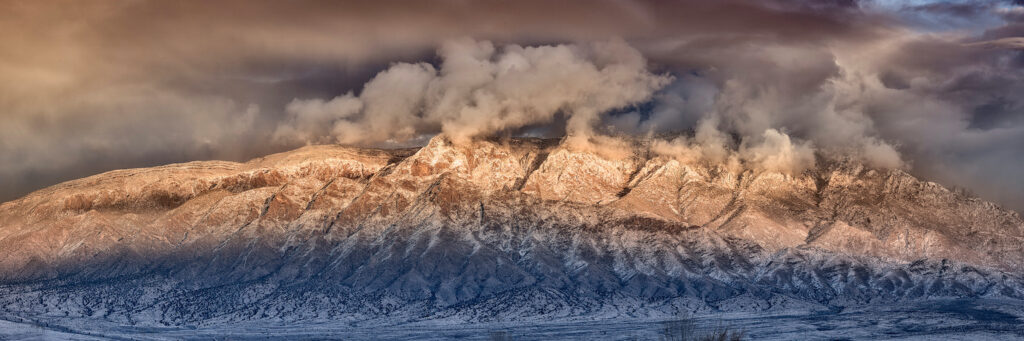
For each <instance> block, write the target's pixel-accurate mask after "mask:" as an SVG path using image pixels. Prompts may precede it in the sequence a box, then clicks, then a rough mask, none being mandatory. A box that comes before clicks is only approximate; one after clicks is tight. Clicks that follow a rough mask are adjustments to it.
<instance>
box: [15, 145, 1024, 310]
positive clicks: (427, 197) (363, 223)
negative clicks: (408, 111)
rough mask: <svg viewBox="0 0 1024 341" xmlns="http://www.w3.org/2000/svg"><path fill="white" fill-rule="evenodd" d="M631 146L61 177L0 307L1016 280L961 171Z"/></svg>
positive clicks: (41, 198) (287, 302)
mask: <svg viewBox="0 0 1024 341" xmlns="http://www.w3.org/2000/svg"><path fill="white" fill-rule="evenodd" d="M632 148H633V153H632V154H631V155H626V156H623V157H609V156H602V155H599V154H595V153H591V152H587V151H580V150H574V149H572V148H569V147H567V146H566V145H564V144H563V143H560V141H559V140H557V139H536V138H505V139H488V140H479V141H473V142H472V143H467V144H454V143H452V141H450V140H448V139H447V138H446V137H444V136H437V137H434V138H433V139H431V140H430V141H429V143H428V144H427V145H426V146H424V147H422V148H409V149H393V150H383V149H368V148H353V147H342V146H335V145H315V146H307V147H303V148H300V149H297V150H293V151H290V152H285V153H280V154H274V155H269V156H266V157H262V158H258V159H254V160H251V161H248V162H245V163H235V162H223V161H198V162H189V163H182V164H172V165H166V166H160V167H152V168H142V169H127V170H116V171H111V172H107V173H103V174H99V175H95V176H91V177H87V178H83V179H79V180H74V181H69V182H65V183H62V184H59V185H56V186H52V187H49V188H46V189H43V190H39V191H36V192H34V193H31V194H29V195H27V196H25V197H23V198H20V199H17V200H14V201H10V202H7V203H3V204H0V311H3V312H4V314H6V316H8V317H12V318H13V317H18V318H43V317H61V318H65V317H66V318H86V319H101V320H103V321H108V322H110V323H115V324H120V325H151V326H181V325H196V324H211V323H214V324H215V323H228V322H239V321H260V320H285V321H297V320H303V321H349V322H352V323H359V322H360V321H380V320H384V319H386V320H388V321H418V320H424V319H445V320H454V321H517V320H537V319H549V318H573V317H581V316H605V317H615V316H668V315H671V314H675V313H677V312H680V311H686V312H746V311H750V312H782V311H811V310H816V309H841V308H843V307H851V306H861V305H871V304H889V303H895V302H916V301H922V300H929V299H937V298H1000V299H1003V298H1005V299H1021V298H1024V278H1022V277H1021V273H1020V270H1019V269H1021V266H1022V265H1024V247H1022V245H1024V244H1022V241H1024V220H1022V219H1021V217H1020V215H1019V214H1017V213H1015V212H1013V211H1010V210H1005V209H1002V208H1000V207H998V206H997V205H994V204H992V203H989V202H986V201H983V200H980V199H978V198H974V197H972V196H971V195H969V194H967V193H965V192H963V191H956V190H950V189H947V188H945V187H943V186H941V185H939V184H935V183H932V182H927V181H922V180H919V179H917V178H915V177H914V176H912V175H910V174H908V173H907V172H905V171H903V170H896V169H875V168H871V167H868V166H865V165H863V164H861V163H858V162H856V161H853V160H846V159H831V158H826V157H819V158H818V161H817V162H816V165H815V167H813V168H811V169H809V170H806V171H803V172H802V173H799V174H784V173H778V172H770V171H760V170H752V169H737V168H736V167H727V166H725V165H716V164H709V163H707V162H687V161H684V160H680V159H676V158H672V157H667V156H658V155H655V154H652V153H650V152H648V151H647V150H649V149H646V148H645V147H644V146H643V145H642V144H636V145H634V146H633V147H632Z"/></svg>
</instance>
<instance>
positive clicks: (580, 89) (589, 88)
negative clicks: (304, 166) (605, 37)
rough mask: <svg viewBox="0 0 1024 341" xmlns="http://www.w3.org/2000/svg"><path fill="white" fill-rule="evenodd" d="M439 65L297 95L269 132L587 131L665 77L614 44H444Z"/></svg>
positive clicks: (333, 136) (399, 67) (402, 137)
mask: <svg viewBox="0 0 1024 341" xmlns="http://www.w3.org/2000/svg"><path fill="white" fill-rule="evenodd" d="M438 55H439V57H440V58H441V65H440V67H439V68H435V67H434V66H432V65H431V64H428V63H416V64H411V63H397V64H394V65H392V66H391V67H389V68H388V69H387V70H384V71H382V72H380V73H379V74H377V75H376V76H375V77H374V78H373V79H372V80H370V81H369V82H368V83H366V85H365V86H364V87H363V90H362V92H361V93H360V94H359V95H358V96H356V95H354V94H353V93H347V94H345V95H342V96H338V97H335V98H333V99H330V100H323V99H296V100H294V101H292V102H291V103H289V104H288V106H287V113H288V115H289V118H288V121H287V122H286V123H285V124H283V125H281V126H280V127H279V128H278V130H277V132H276V133H275V138H277V139H278V140H281V141H285V142H289V141H291V142H306V143H312V142H337V143H342V144H373V143H381V142H389V141H390V142H404V141H408V140H411V139H414V138H416V137H418V136H422V135H431V134H437V133H441V132H443V133H445V134H446V135H447V136H449V137H450V138H451V139H453V140H455V141H456V142H467V141H469V140H471V139H473V138H476V137H482V136H483V137H485V136H491V135H495V134H498V133H501V132H507V131H514V130H518V129H521V128H524V127H527V126H531V125H538V124H548V123H551V122H552V121H554V120H555V119H556V117H557V116H561V117H564V118H565V119H566V120H567V122H566V133H567V134H568V135H570V136H584V137H589V136H591V135H593V133H594V127H595V126H596V125H597V123H598V122H600V121H601V118H602V117H601V116H602V115H603V114H605V113H608V112H610V111H612V110H615V109H621V108H625V107H627V106H630V105H635V104H638V103H642V102H645V101H648V100H649V99H650V98H651V96H652V94H653V93H654V92H655V91H657V90H659V89H661V88H662V87H664V86H665V85H666V84H668V83H669V82H670V81H671V79H672V78H671V77H670V76H668V75H658V74H654V73H652V72H650V71H649V70H648V69H647V61H646V60H645V59H644V57H643V56H642V55H641V53H640V51H637V50H636V49H634V48H632V47H630V46H629V45H627V44H626V43H625V42H624V41H622V40H610V41H605V42H596V43H589V44H561V45H541V46H526V47H524V46H520V45H514V44H513V45H505V46H501V47H496V46H495V45H494V44H493V43H491V42H489V41H474V40H470V39H460V40H453V41H448V42H445V43H444V44H443V45H442V47H441V48H440V50H439V51H438Z"/></svg>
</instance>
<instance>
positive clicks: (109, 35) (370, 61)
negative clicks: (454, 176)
mask: <svg viewBox="0 0 1024 341" xmlns="http://www.w3.org/2000/svg"><path fill="white" fill-rule="evenodd" d="M1022 94H1024V2H1022V1H1020V0H1012V1H1010V0H1007V1H890V0H831V1H829V0H825V1H796V0H767V1H753V0H724V1H687V0H680V1H627V0H609V1H572V0H569V1H556V2H549V1H466V0H452V1H429V2H427V1H372V2H346V1H288V2H284V1H217V2H207V1H146V0H130V1H62V0H55V1H9V0H0V201H3V200H12V199H15V198H17V197H20V196H22V195H24V194H27V193H28V192H31V191H33V190H37V189H40V188H43V187H46V186H50V185H53V184H56V183H59V182H61V181H66V180H70V179H75V178H79V177H83V176H88V175H92V174H96V173H99V172H103V171H107V170H112V169H120V168H129V167H147V166H155V165H161V164H167V163H173V162H184V161H192V160H210V159H220V160H234V161H244V160H247V159H249V158H253V157H257V156H261V155H265V154H269V153H273V152H279V151H285V150H289V149H293V148H296V147H299V146H302V145H305V144H311V143H341V144H346V145H356V146H375V147H387V146H407V145H416V144H421V143H423V141H425V140H426V139H428V138H429V137H431V136H433V135H436V134H439V133H444V134H447V135H449V136H451V137H452V139H453V140H455V141H457V142H469V141H472V140H473V139H477V138H483V137H489V136H552V137H557V136H566V137H567V138H566V143H567V145H569V146H573V147H574V148H593V149H594V150H596V151H599V152H602V153H606V154H608V155H610V156H614V155H615V154H616V152H617V150H618V149H617V148H619V147H620V146H621V142H622V140H623V138H624V137H639V138H647V139H652V141H653V143H652V144H651V146H652V147H651V148H652V151H654V152H656V153H660V154H664V155H670V156H675V157H679V158H685V159H687V160H691V161H710V162H727V163H729V164H734V165H736V166H737V167H757V168H763V169H766V170H772V171H780V172H788V173H798V172H800V171H802V170H804V169H807V168H809V167H812V166H813V165H814V163H815V162H817V161H820V160H821V159H822V158H823V157H824V158H844V159H853V160H856V161H860V162H864V163H866V164H869V165H871V166H873V167H879V168H899V169H904V170H906V171H908V172H910V173H912V174H914V175H916V176H919V177H921V178H924V179H927V180H931V181H936V182H939V183H942V184H945V185H947V186H952V187H956V188H960V189H964V190H967V191H969V192H971V193H974V194H976V195H978V196H980V197H982V198H984V199H987V200H991V201H994V202H996V203H998V204H1000V205H1003V206H1004V207H1007V208H1011V209H1015V210H1017V211H1018V212H1020V211H1024V181H1022V180H1021V179H1020V178H1021V175H1024V95H1022Z"/></svg>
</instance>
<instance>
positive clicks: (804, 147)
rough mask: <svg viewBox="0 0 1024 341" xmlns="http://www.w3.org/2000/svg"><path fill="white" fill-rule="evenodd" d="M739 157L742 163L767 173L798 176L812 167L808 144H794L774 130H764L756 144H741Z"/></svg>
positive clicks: (812, 158)
mask: <svg viewBox="0 0 1024 341" xmlns="http://www.w3.org/2000/svg"><path fill="white" fill-rule="evenodd" d="M748 141H749V140H748ZM744 142H747V141H744ZM739 155H740V158H742V159H743V161H744V162H747V163H748V164H751V165H753V166H754V167H755V168H758V169H762V170H765V171H769V172H779V173H787V174H799V173H800V172H803V171H804V170H805V169H808V168H811V167H813V166H814V149H813V148H811V146H810V144H808V143H806V142H805V143H794V142H793V141H792V140H791V139H790V138H789V135H786V134H784V133H781V132H779V131H778V130H775V129H767V130H765V131H764V135H762V140H761V141H760V142H758V143H750V144H748V143H743V144H741V145H740V149H739Z"/></svg>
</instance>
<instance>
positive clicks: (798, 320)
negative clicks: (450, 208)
mask: <svg viewBox="0 0 1024 341" xmlns="http://www.w3.org/2000/svg"><path fill="white" fill-rule="evenodd" d="M1022 318H1024V302H1021V301H1016V300H1001V299H956V300H932V301H924V302H917V303H913V304H899V305H885V306H867V307H860V308H851V309H845V310H838V309H837V310H831V311H828V310H826V311H816V312H798V313H782V314H748V313H726V314H707V315H701V316H695V317H694V318H693V320H694V321H695V322H696V325H697V326H698V329H699V330H700V331H699V332H707V331H712V330H716V329H719V328H723V327H727V328H728V329H730V330H740V331H743V332H744V335H745V336H746V338H747V339H750V340H880V339H886V340H934V339H936V338H940V337H941V338H942V339H944V340H1013V339H1024V319H1022ZM4 319H5V320H4V321H0V339H3V340H103V339H131V340H189V339H196V340H199V339H229V340H264V339H268V338H274V339H290V340H302V339H342V340H450V339H458V340H491V339H494V338H496V337H498V336H503V337H506V338H510V339H512V340H655V339H658V337H660V336H661V335H662V330H663V327H664V323H665V321H666V320H665V319H663V318H628V317H622V318H614V319H609V318H602V317H587V316H583V317H578V318H573V319H563V320H554V321H527V322H490V323H460V322H452V321H448V320H438V319H427V320H421V321H415V322H409V323H401V324H388V322H387V320H386V319H380V320H375V321H362V322H358V323H353V322H348V323H346V322H331V321H317V322H302V321H291V322H282V321H277V322H275V321H251V322H239V323H223V324H208V325H198V326H177V327H166V328H155V327H131V326H123V325H118V324H116V323H111V322H109V321H105V320H102V319H82V318H76V319H61V318H51V319H47V320H46V324H47V325H45V326H43V325H41V324H40V323H41V322H39V321H37V320H33V319H24V318H16V317H11V316H6V317H4ZM7 319H9V320H7ZM669 321H670V320H669Z"/></svg>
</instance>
